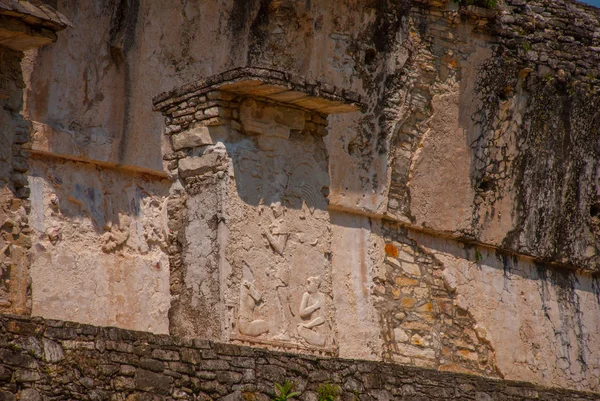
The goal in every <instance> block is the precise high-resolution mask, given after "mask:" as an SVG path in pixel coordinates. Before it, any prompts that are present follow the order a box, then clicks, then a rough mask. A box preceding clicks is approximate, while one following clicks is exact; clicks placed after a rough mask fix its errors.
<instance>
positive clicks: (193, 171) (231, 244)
mask: <svg viewBox="0 0 600 401" xmlns="http://www.w3.org/2000/svg"><path fill="white" fill-rule="evenodd" d="M315 85H316V84H314V83H310V82H306V81H305V80H304V79H302V78H300V77H295V76H286V75H285V74H284V73H282V72H277V71H273V70H265V69H255V68H254V69H250V68H248V69H237V70H232V71H229V72H225V73H223V74H219V75H217V76H214V77H209V78H207V80H205V81H199V82H198V83H192V84H190V85H188V86H184V87H182V88H177V89H176V90H174V91H172V92H169V93H167V94H164V95H160V96H158V97H157V98H156V99H155V107H156V108H157V109H158V110H161V111H162V112H163V113H164V114H165V116H166V124H167V128H166V131H165V133H166V134H167V135H168V137H169V142H170V144H171V145H170V151H169V152H168V153H166V155H165V159H166V165H167V170H168V172H169V178H170V180H171V181H172V182H173V185H172V187H171V193H172V196H171V197H170V198H169V201H168V202H169V205H170V207H169V210H168V216H169V219H170V220H169V225H170V228H171V229H172V232H171V235H170V237H171V238H170V242H171V243H172V248H173V249H174V252H171V254H170V257H171V261H172V266H173V268H172V269H171V272H172V275H171V293H172V295H173V297H174V300H173V305H172V308H171V310H170V314H169V315H170V323H171V326H170V327H171V332H172V333H176V334H179V335H185V336H188V337H193V336H201V337H206V338H212V339H219V340H232V341H236V342H242V343H252V344H257V345H263V346H269V347H276V348H283V349H295V350H301V351H308V352H316V353H325V354H337V344H336V337H337V332H341V331H344V327H340V326H339V325H336V321H335V320H334V317H335V316H336V312H335V307H334V301H333V295H334V289H333V288H334V283H333V280H332V261H331V259H332V251H333V250H332V248H331V231H332V230H331V224H330V221H329V212H328V210H327V209H328V202H327V194H328V192H329V174H328V157H327V150H326V148H325V143H324V141H323V136H325V135H326V134H327V129H326V126H327V120H326V113H332V112H343V111H356V110H357V106H354V105H353V104H352V103H353V102H356V101H358V95H355V94H351V93H350V92H341V91H340V92H339V94H338V91H336V90H335V88H333V87H328V86H326V85H320V86H318V85H317V86H315ZM342 94H343V95H342ZM342 96H344V97H342ZM342 322H343V320H342ZM342 324H343V323H342Z"/></svg>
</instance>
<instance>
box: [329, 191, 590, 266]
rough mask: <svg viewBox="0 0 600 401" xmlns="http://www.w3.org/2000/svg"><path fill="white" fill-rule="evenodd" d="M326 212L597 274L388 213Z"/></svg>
mask: <svg viewBox="0 0 600 401" xmlns="http://www.w3.org/2000/svg"><path fill="white" fill-rule="evenodd" d="M328 210H329V212H333V213H339V214H348V215H353V216H363V217H367V218H370V219H375V220H385V221H388V222H391V223H394V224H397V225H399V226H401V227H403V228H406V229H408V230H411V231H413V232H415V233H419V234H422V235H427V236H431V237H438V238H441V239H446V240H450V241H455V242H458V243H462V244H467V245H470V246H474V247H480V248H482V249H490V250H494V251H498V252H502V253H503V254H506V255H507V256H510V257H516V258H519V259H521V260H524V261H528V262H531V263H539V264H541V265H544V266H546V267H548V268H551V269H564V270H570V271H575V272H580V273H585V274H597V273H598V272H597V271H596V270H594V269H592V268H589V267H586V266H577V265H573V264H566V263H557V262H553V261H548V260H545V259H542V258H539V257H536V256H535V255H530V254H527V253H520V252H515V251H514V250H511V249H507V248H502V247H499V246H496V245H494V244H489V243H485V242H481V241H478V240H477V239H473V238H470V237H465V236H461V235H457V234H454V233H452V232H447V231H439V230H434V229H431V228H427V227H423V226H418V225H416V224H412V223H411V222H410V221H408V220H404V219H399V218H398V217H396V216H395V215H392V214H388V213H381V212H374V211H371V210H369V209H367V208H357V207H349V206H346V205H340V204H334V203H330V204H329V206H328Z"/></svg>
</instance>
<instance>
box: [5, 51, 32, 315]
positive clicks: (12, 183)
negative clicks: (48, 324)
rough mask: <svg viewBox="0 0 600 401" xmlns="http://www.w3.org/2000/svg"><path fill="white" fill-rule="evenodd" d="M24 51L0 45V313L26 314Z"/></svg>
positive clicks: (27, 242)
mask: <svg viewBox="0 0 600 401" xmlns="http://www.w3.org/2000/svg"><path fill="white" fill-rule="evenodd" d="M22 55H23V53H22V52H20V51H16V50H12V49H8V48H5V47H1V46H0V126H1V127H2V133H1V134H0V312H2V313H10V312H12V313H27V312H28V311H29V310H30V308H31V303H30V302H31V300H30V299H28V298H29V296H30V295H31V292H30V287H29V285H30V279H29V271H28V269H29V248H30V247H31V236H30V228H29V222H28V217H27V212H28V210H29V203H28V201H27V197H28V195H29V189H28V188H27V177H26V175H25V173H26V172H27V170H28V164H27V157H28V152H27V150H26V149H25V147H24V146H23V144H25V143H27V142H28V140H29V123H28V122H27V121H25V120H24V119H23V117H22V116H21V114H20V111H21V106H22V99H23V92H22V91H23V87H24V83H23V78H22V74H21V67H20V61H21V57H22Z"/></svg>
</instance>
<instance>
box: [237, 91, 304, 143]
mask: <svg viewBox="0 0 600 401" xmlns="http://www.w3.org/2000/svg"><path fill="white" fill-rule="evenodd" d="M304 114H305V113H304V112H303V111H301V110H298V109H292V108H287V107H281V106H276V105H274V104H270V103H262V102H257V101H255V100H253V99H248V100H246V101H244V102H243V103H242V105H241V106H240V121H241V122H242V125H243V126H244V130H245V131H246V132H248V133H252V134H258V135H266V136H275V137H278V138H289V137H290V130H292V129H294V130H302V129H304V123H305V120H306V118H305V115H304Z"/></svg>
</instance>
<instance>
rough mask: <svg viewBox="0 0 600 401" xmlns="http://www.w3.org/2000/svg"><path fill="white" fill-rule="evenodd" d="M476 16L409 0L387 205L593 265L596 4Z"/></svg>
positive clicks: (427, 224) (526, 250)
mask: <svg viewBox="0 0 600 401" xmlns="http://www.w3.org/2000/svg"><path fill="white" fill-rule="evenodd" d="M475 18H476V16H474V15H473V14H466V15H463V16H462V17H460V16H459V15H458V14H457V13H454V12H452V11H450V10H449V8H448V7H447V6H442V7H440V8H435V7H434V8H432V9H430V10H423V9H414V13H413V19H412V21H413V27H412V28H411V29H412V30H413V32H415V37H416V38H418V39H415V42H417V43H416V45H417V48H416V51H415V53H414V58H413V60H414V61H413V66H407V70H408V71H410V73H409V74H410V75H409V85H410V88H409V90H408V95H407V97H406V101H405V102H404V103H403V105H402V107H403V108H404V109H405V112H404V113H403V114H404V119H403V120H402V121H400V124H398V125H397V126H396V133H394V135H393V136H392V138H391V141H392V144H393V146H392V148H391V152H392V154H394V164H393V166H392V182H391V190H390V203H389V210H388V213H389V214H390V215H392V216H394V218H397V219H399V220H405V221H406V222H408V223H409V224H411V225H415V226H418V227H422V228H426V229H427V230H433V231H436V232H439V233H447V234H451V235H454V236H458V237H463V238H469V239H472V240H476V241H479V242H482V243H486V244H490V245H492V246H495V247H500V248H503V249H507V250H510V251H513V252H518V253H521V254H527V255H531V256H533V257H535V258H538V259H540V260H543V261H551V262H553V263H557V264H564V265H570V266H571V267H576V268H580V269H590V270H594V271H595V270H597V266H598V261H597V260H596V256H595V255H596V248H598V237H597V235H596V234H595V227H596V219H597V218H596V214H597V213H596V206H595V205H596V197H597V196H598V195H597V193H596V190H595V186H596V184H595V182H596V181H597V172H596V170H597V169H596V164H597V160H598V154H597V149H596V145H595V142H596V141H595V140H594V138H596V136H597V133H598V131H597V121H598V118H600V114H599V113H598V106H597V105H598V98H599V97H598V84H599V83H600V81H598V76H599V71H598V63H599V62H600V52H599V51H598V49H599V46H600V38H599V36H600V11H598V9H596V8H593V7H589V6H585V5H583V4H572V3H570V2H567V1H558V2H555V1H534V2H527V3H524V2H521V1H514V2H513V1H507V2H506V6H504V7H502V8H501V10H500V11H499V16H498V18H496V19H495V20H493V21H490V22H489V23H488V27H487V28H485V29H482V28H481V27H478V25H477V23H478V22H481V19H479V20H476V19H475ZM478 28H479V29H478ZM419 30H420V31H421V34H417V33H416V32H417V31H419ZM456 194H460V195H459V196H457V195H456Z"/></svg>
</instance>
